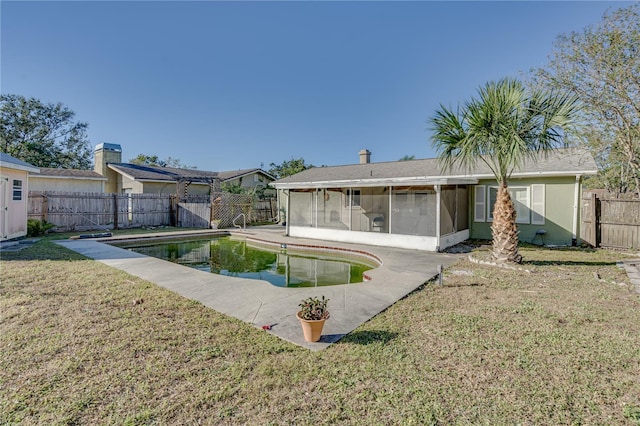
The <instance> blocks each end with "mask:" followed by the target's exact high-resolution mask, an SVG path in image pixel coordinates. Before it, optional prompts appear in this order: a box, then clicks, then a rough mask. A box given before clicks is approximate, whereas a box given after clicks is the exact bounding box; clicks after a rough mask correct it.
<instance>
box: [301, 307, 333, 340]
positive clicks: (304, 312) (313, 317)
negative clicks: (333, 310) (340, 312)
mask: <svg viewBox="0 0 640 426" xmlns="http://www.w3.org/2000/svg"><path fill="white" fill-rule="evenodd" d="M328 302H329V299H326V298H325V297H324V296H322V299H318V298H317V297H310V298H308V299H304V300H303V301H302V302H301V303H300V305H298V306H300V310H299V311H298V313H297V314H296V316H297V317H298V319H299V320H300V324H301V325H302V332H303V333H304V340H306V341H307V342H317V341H318V340H320V336H321V335H322V328H323V327H324V322H325V321H326V320H327V319H329V311H328V310H327V303H328Z"/></svg>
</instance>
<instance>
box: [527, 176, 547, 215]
mask: <svg viewBox="0 0 640 426" xmlns="http://www.w3.org/2000/svg"><path fill="white" fill-rule="evenodd" d="M535 189H539V190H540V199H539V200H536V197H535V194H536V191H535ZM529 203H530V204H531V207H530V208H529V210H531V224H532V225H544V224H545V221H546V216H545V208H546V189H545V185H544V184H543V183H537V184H531V199H530V201H529ZM538 218H539V219H538Z"/></svg>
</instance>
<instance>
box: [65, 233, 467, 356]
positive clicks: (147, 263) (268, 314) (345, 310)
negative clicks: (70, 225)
mask: <svg viewBox="0 0 640 426" xmlns="http://www.w3.org/2000/svg"><path fill="white" fill-rule="evenodd" d="M231 232H232V233H233V235H237V236H241V237H244V238H247V239H248V240H251V239H256V240H261V241H263V242H264V241H270V242H273V243H277V244H286V245H287V247H288V248H289V249H294V248H295V247H296V246H298V247H301V246H302V247H332V248H337V249H341V250H347V251H356V252H365V253H369V254H370V255H373V256H374V257H377V258H379V259H380V260H381V261H382V265H381V266H380V267H378V268H376V269H373V270H370V271H368V272H367V275H368V277H369V278H370V281H367V282H363V283H358V284H348V285H337V286H329V287H319V288H318V287H316V288H282V287H276V286H274V285H272V284H270V283H268V282H266V281H259V280H251V279H244V278H232V277H227V276H223V275H216V274H212V273H208V272H203V271H198V270H196V269H192V268H189V267H186V266H182V265H178V264H175V263H171V262H167V261H164V260H159V259H156V258H152V257H148V256H144V255H141V254H137V253H134V252H132V251H129V250H125V249H122V248H119V247H115V246H113V245H110V244H105V243H108V242H111V243H113V242H115V241H116V240H124V239H141V238H143V239H149V238H153V237H160V236H161V237H163V238H166V237H172V236H173V237H177V236H184V237H188V236H202V235H215V231H187V232H179V233H158V234H138V235H131V236H126V237H123V236H118V237H112V238H102V239H99V240H92V239H78V240H62V241H56V243H58V244H60V245H62V246H64V247H67V248H69V249H71V250H74V251H76V252H78V253H81V254H83V255H85V256H87V257H90V258H92V259H95V260H97V261H99V262H102V263H104V264H106V265H109V266H111V267H114V268H117V269H120V270H123V271H126V272H128V273H130V274H132V275H135V276H137V277H140V278H142V279H145V280H148V281H151V282H153V283H155V284H157V285H159V286H161V287H164V288H167V289H169V290H171V291H174V292H175V293H178V294H180V295H181V296H183V297H186V298H189V299H193V300H197V301H199V302H201V303H202V304H203V305H205V306H207V307H209V308H212V309H215V310H216V311H218V312H221V313H223V314H226V315H229V316H232V317H234V318H238V319H240V320H242V321H245V322H248V323H250V324H253V325H254V326H256V327H258V328H262V326H264V325H270V326H272V328H271V330H270V331H268V332H269V333H272V334H274V335H276V336H278V337H280V338H282V339H285V340H287V341H290V342H292V343H295V344H297V345H300V346H303V347H306V348H308V349H311V350H321V349H323V348H326V347H327V346H329V345H330V344H331V343H334V342H336V341H338V340H339V339H340V338H342V337H343V336H345V335H346V334H348V333H350V332H351V331H353V330H354V329H355V328H357V327H358V326H360V325H361V324H363V323H364V322H366V321H368V320H369V319H371V318H372V317H373V316H375V315H376V314H378V313H380V312H382V311H383V310H385V309H386V308H388V307H389V306H391V305H392V304H394V303H395V302H396V301H398V300H399V299H401V298H403V297H404V296H406V295H407V294H409V293H411V292H412V291H414V290H415V289H417V288H418V287H420V286H421V285H422V284H424V283H425V282H426V281H428V280H429V279H431V278H433V277H434V276H436V275H437V273H438V272H437V271H438V265H439V264H441V265H443V266H444V267H447V266H448V265H450V264H452V263H453V262H455V260H456V259H457V258H458V255H453V254H441V253H432V252H422V251H416V250H404V249H396V248H387V247H379V246H365V245H359V244H343V243H333V242H331V243H329V242H323V241H318V240H306V239H300V238H289V237H286V236H284V229H283V228H282V227H278V226H271V227H256V228H247V229H246V230H244V231H231ZM218 233H219V232H218ZM322 295H324V296H325V297H327V298H329V299H330V302H329V311H330V313H331V318H330V319H329V320H328V321H327V322H326V324H325V327H324V330H323V336H322V338H321V340H320V342H317V343H308V342H305V341H304V338H303V336H302V331H301V328H300V324H299V322H298V320H297V318H296V316H295V314H296V312H297V311H298V304H299V303H300V301H301V300H302V299H304V298H307V297H310V296H322Z"/></svg>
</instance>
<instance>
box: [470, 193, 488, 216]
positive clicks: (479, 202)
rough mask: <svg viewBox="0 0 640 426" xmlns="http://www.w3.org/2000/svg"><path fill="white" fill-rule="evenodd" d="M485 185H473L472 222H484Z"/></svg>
mask: <svg viewBox="0 0 640 426" xmlns="http://www.w3.org/2000/svg"><path fill="white" fill-rule="evenodd" d="M486 188H487V187H486V186H484V185H477V186H476V187H475V197H474V198H475V199H474V209H473V220H474V222H484V221H485V215H484V214H485V212H486V205H487V203H486V197H487V196H486V195H485V194H486Z"/></svg>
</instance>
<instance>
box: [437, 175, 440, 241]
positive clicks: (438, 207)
mask: <svg viewBox="0 0 640 426" xmlns="http://www.w3.org/2000/svg"><path fill="white" fill-rule="evenodd" d="M436 251H440V185H436Z"/></svg>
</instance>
